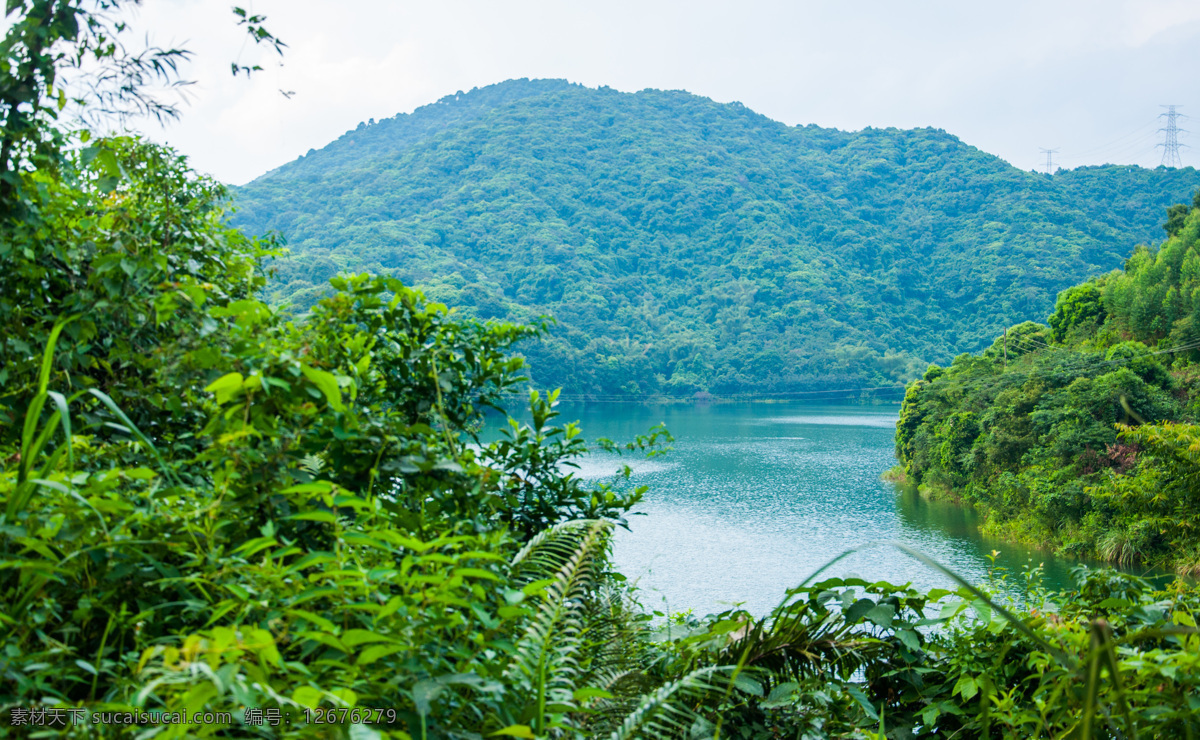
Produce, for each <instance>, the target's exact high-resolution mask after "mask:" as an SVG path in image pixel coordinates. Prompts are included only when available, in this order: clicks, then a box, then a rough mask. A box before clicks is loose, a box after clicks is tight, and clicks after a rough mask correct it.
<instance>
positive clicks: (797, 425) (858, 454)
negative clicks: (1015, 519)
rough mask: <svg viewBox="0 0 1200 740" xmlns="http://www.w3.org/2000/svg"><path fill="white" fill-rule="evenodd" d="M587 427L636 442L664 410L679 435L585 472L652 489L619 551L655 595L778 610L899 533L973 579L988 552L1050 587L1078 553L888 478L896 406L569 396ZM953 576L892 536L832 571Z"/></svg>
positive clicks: (604, 458) (981, 574) (913, 577)
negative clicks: (1003, 529)
mask: <svg viewBox="0 0 1200 740" xmlns="http://www.w3.org/2000/svg"><path fill="white" fill-rule="evenodd" d="M559 410H560V411H561V412H562V419H560V421H563V420H567V421H571V420H578V421H580V423H581V426H582V428H583V431H584V434H585V436H586V437H587V438H588V439H594V438H596V437H608V438H610V439H613V440H615V441H624V440H629V439H632V438H633V437H634V435H636V434H644V433H645V432H646V431H647V429H649V428H650V427H651V426H653V425H654V424H657V423H659V422H666V424H667V426H668V428H669V429H670V430H671V433H672V434H673V435H674V436H675V438H676V440H675V442H674V444H673V447H674V450H673V451H672V452H670V453H668V454H667V455H666V456H665V457H660V458H654V459H650V460H647V459H645V458H641V457H637V456H629V455H626V456H625V457H622V458H620V459H618V458H617V457H615V456H610V455H595V456H591V457H589V458H588V459H586V460H584V461H581V465H580V470H579V471H578V474H580V475H582V476H584V477H588V478H603V477H607V476H609V475H611V474H612V472H613V470H614V469H615V468H617V467H618V466H619V464H620V463H621V462H625V463H627V464H629V465H630V466H631V467H632V468H633V469H634V471H635V475H634V480H635V482H636V483H639V484H645V485H647V486H649V488H650V490H649V493H647V494H646V497H645V500H644V501H643V502H642V504H641V505H640V506H639V507H638V508H637V510H636V511H637V513H638V515H637V516H631V517H630V518H629V521H630V528H631V529H630V531H623V530H622V531H619V532H618V533H617V536H616V538H615V542H614V557H615V559H616V563H617V565H618V567H619V569H620V571H621V572H622V573H624V574H626V575H627V576H628V577H629V578H630V579H631V580H633V581H636V583H637V585H638V587H639V588H640V589H641V591H642V597H641V601H642V604H643V606H644V607H646V608H648V609H656V610H659V611H663V612H667V613H670V612H676V611H682V610H687V609H692V610H694V611H695V612H696V613H697V614H701V615H702V614H706V613H710V612H715V611H720V610H723V609H726V608H729V607H730V606H732V605H734V604H738V603H741V604H743V605H744V607H745V608H747V609H749V610H750V611H751V612H754V613H757V614H763V613H766V612H769V611H770V610H771V609H772V608H773V607H774V606H775V605H776V604H777V603H778V602H779V600H780V599H781V598H782V597H783V595H784V591H785V589H787V588H789V587H791V586H796V585H799V584H800V583H801V582H802V581H804V580H805V579H806V578H807V577H808V576H809V575H810V574H812V573H813V572H814V571H816V570H817V569H818V568H820V567H821V566H822V565H824V564H825V563H827V562H828V561H829V560H830V559H832V558H834V557H836V556H837V555H839V554H840V553H842V552H844V551H846V550H848V549H850V548H854V547H858V546H862V545H868V544H870V543H878V542H882V541H888V540H894V541H899V542H903V543H905V544H907V545H909V546H911V547H914V548H917V549H919V550H921V551H922V552H924V553H925V554H927V555H929V556H931V557H933V558H934V559H936V560H937V561H939V562H941V563H943V564H944V565H947V566H949V567H950V568H952V569H954V570H955V571H957V572H958V573H960V574H962V575H963V576H965V577H966V578H967V579H968V580H970V581H972V582H977V583H982V582H984V581H985V580H986V578H987V572H988V568H989V567H990V563H989V561H988V559H987V557H986V556H987V555H988V554H989V553H991V552H992V550H999V551H1000V553H1001V554H1000V556H999V557H998V558H997V564H998V565H1001V566H1004V567H1007V568H1009V569H1010V570H1012V571H1019V570H1020V569H1021V568H1022V567H1023V566H1025V565H1026V564H1027V563H1029V562H1033V563H1034V564H1036V563H1044V565H1045V570H1046V578H1045V580H1046V582H1047V585H1051V586H1055V587H1057V586H1061V585H1062V584H1064V583H1066V582H1067V578H1068V571H1069V569H1070V567H1071V566H1072V565H1074V563H1073V562H1072V561H1069V560H1066V559H1060V558H1056V557H1054V556H1053V555H1051V554H1049V553H1044V552H1037V551H1031V550H1029V549H1027V548H1023V547H1019V546H1015V545H1012V544H1011V543H1005V542H1000V541H992V540H985V539H984V538H983V537H981V536H980V535H979V533H978V527H977V522H976V521H975V518H974V517H973V515H972V513H971V512H970V511H968V510H965V509H963V508H961V507H957V506H953V505H947V504H941V505H939V504H933V503H929V502H926V501H922V500H921V499H920V498H919V497H917V496H915V495H911V494H905V493H901V492H898V491H897V489H896V487H895V486H893V485H891V484H889V483H885V482H883V481H882V480H880V475H881V474H882V473H883V472H884V471H885V470H887V469H888V468H890V467H892V466H893V465H894V464H895V459H894V456H893V437H894V433H895V423H896V417H897V414H898V412H899V407H898V406H883V407H869V406H850V407H845V406H809V405H798V404H797V405H792V404H717V405H711V406H705V405H695V406H692V405H688V406H682V405H680V406H657V407H655V406H638V405H618V404H594V405H570V404H563V405H562V406H560V407H559ZM834 575H838V576H848V575H856V576H860V577H862V578H866V579H868V580H871V581H875V580H887V581H890V582H892V583H896V584H904V583H912V584H913V585H915V586H917V587H921V588H928V587H934V586H951V585H952V583H951V582H950V581H949V579H947V578H946V577H945V576H943V575H941V574H940V573H938V572H936V571H933V570H931V569H930V568H929V567H928V566H926V565H924V564H922V563H920V562H918V561H916V560H914V559H912V558H910V557H909V556H907V555H905V554H903V553H901V552H900V551H898V550H896V549H894V548H888V547H881V546H876V547H873V548H871V549H868V550H866V551H862V552H858V553H855V554H853V555H850V556H849V557H847V558H845V559H844V560H842V561H840V562H839V563H837V564H836V565H834V566H833V567H832V568H831V569H829V570H828V571H826V572H825V574H823V576H822V577H827V576H834Z"/></svg>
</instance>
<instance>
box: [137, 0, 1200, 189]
mask: <svg viewBox="0 0 1200 740" xmlns="http://www.w3.org/2000/svg"><path fill="white" fill-rule="evenodd" d="M242 4H243V6H244V7H245V8H246V9H247V10H250V11H252V12H254V13H258V14H262V15H265V16H267V22H266V26H267V28H268V29H269V30H270V31H271V32H272V33H274V34H275V35H276V36H278V37H279V38H280V39H282V40H283V41H284V42H285V43H286V44H287V49H286V50H285V53H284V55H283V56H282V57H279V56H278V55H276V54H275V53H274V51H273V50H270V49H267V48H263V47H261V46H256V45H255V44H253V43H252V42H247V41H246V40H245V36H244V33H243V32H242V31H240V30H239V29H238V28H237V27H236V24H235V18H234V16H233V14H232V13H231V12H230V9H231V4H230V2H228V1H227V0H221V1H218V0H145V3H144V5H143V6H142V7H141V9H140V10H138V11H137V15H136V17H135V19H134V23H133V27H134V28H135V32H136V33H137V34H142V33H145V34H147V35H148V37H149V39H150V40H151V41H152V42H154V43H156V44H158V45H160V46H167V45H174V46H182V47H185V48H188V49H190V50H191V51H193V52H194V57H193V60H192V61H191V62H190V63H189V64H187V65H186V66H185V67H184V69H183V73H184V75H185V76H186V77H188V78H189V79H191V80H194V84H193V85H190V86H189V87H188V88H187V90H188V92H187V95H188V102H187V105H186V107H185V108H184V109H183V112H182V116H181V117H180V119H179V120H178V121H176V122H173V123H170V124H168V125H167V126H165V127H159V126H158V125H157V124H155V123H152V122H149V121H147V122H143V123H141V124H137V125H138V126H139V128H141V130H142V131H143V132H144V133H146V134H147V135H148V136H150V137H151V138H154V139H156V140H159V141H164V142H166V143H169V144H171V145H173V146H175V147H176V148H177V149H179V150H180V151H181V152H182V153H184V154H186V155H188V156H189V158H190V159H191V162H192V165H193V166H194V167H195V168H196V169H198V170H200V171H201V172H205V173H207V174H210V175H213V176H214V177H216V178H217V179H219V180H221V181H223V182H227V183H231V184H242V183H245V182H248V181H250V180H252V179H254V178H255V177H257V176H259V175H261V174H263V173H265V172H267V171H269V170H271V169H273V168H275V167H278V166H280V165H282V164H284V163H286V162H288V161H291V160H293V159H295V158H296V157H297V156H299V155H301V154H303V153H305V152H307V151H308V150H309V149H310V148H316V149H319V148H321V147H323V146H324V145H326V144H328V143H329V142H330V141H332V140H334V139H336V138H337V137H338V136H340V135H342V134H343V133H345V132H346V131H348V130H350V129H353V128H354V127H356V126H357V125H358V123H359V122H360V121H366V120H368V119H371V118H375V119H382V118H388V117H391V116H393V115H395V114H397V113H409V112H411V111H412V110H413V109H415V108H417V107H419V106H421V105H425V104H428V103H432V102H434V101H435V100H437V99H438V98H440V97H442V96H444V95H449V94H453V93H455V92H457V91H460V90H462V91H466V90H470V89H471V88H473V87H477V86H479V87H482V86H484V85H489V84H493V83H496V82H501V81H503V80H506V79H511V78H517V77H530V78H536V77H553V78H565V79H567V80H570V81H572V82H578V83H582V84H584V85H588V86H591V87H598V86H604V85H607V86H609V87H612V88H616V89H618V90H623V91H629V92H634V91H637V90H642V89H645V88H660V89H672V90H678V89H682V90H687V91H689V92H692V93H695V94H697V95H702V96H705V97H708V98H712V99H713V100H716V101H718V102H732V101H739V102H741V103H743V104H744V105H746V106H747V107H749V108H751V109H753V110H755V111H757V112H759V113H762V114H764V115H766V116H769V117H771V118H773V119H776V120H778V121H782V122H784V123H787V124H789V125H805V124H810V123H815V124H818V125H820V126H826V127H834V128H839V129H843V130H851V131H853V130H859V129H862V128H865V127H868V126H870V127H876V128H883V127H889V126H895V127H899V128H912V127H920V126H932V127H934V128H941V129H945V130H946V131H948V132H950V133H951V134H954V135H956V136H958V137H959V138H960V139H962V140H963V141H965V142H966V143H968V144H970V145H972V146H975V147H978V148H979V149H982V150H983V151H986V152H989V153H992V154H995V155H997V156H1000V157H1002V158H1004V159H1005V160H1007V161H1008V162H1010V163H1011V164H1013V165H1014V166H1017V167H1020V168H1022V169H1026V170H1029V169H1035V168H1036V169H1039V170H1044V169H1045V166H1046V156H1045V154H1043V153H1042V152H1041V149H1043V148H1045V149H1057V150H1058V151H1057V153H1055V154H1053V166H1054V167H1060V166H1061V167H1067V168H1072V167H1078V166H1083V165H1089V164H1103V163H1106V162H1112V163H1119V164H1139V165H1143V166H1149V167H1153V166H1156V165H1158V164H1160V162H1161V160H1162V152H1163V150H1162V148H1160V147H1156V144H1157V143H1159V142H1161V141H1162V140H1163V134H1162V133H1161V132H1160V131H1159V129H1161V128H1163V127H1165V126H1166V119H1165V118H1162V117H1160V115H1161V114H1163V113H1165V109H1163V108H1161V107H1160V106H1162V105H1169V104H1174V105H1177V106H1180V107H1179V109H1178V110H1179V112H1180V113H1182V114H1185V115H1186V114H1188V113H1192V114H1194V115H1195V116H1196V117H1197V121H1196V122H1195V123H1194V125H1189V124H1192V121H1190V120H1189V119H1180V120H1179V126H1180V127H1181V128H1183V129H1188V128H1193V127H1195V128H1197V130H1198V131H1200V96H1198V95H1197V90H1198V89H1200V88H1198V86H1197V85H1196V84H1195V80H1194V78H1195V75H1196V70H1197V69H1200V2H1195V0H1188V1H1186V2H1185V1H1179V0H1136V1H1127V0H1089V2H1056V1H1055V0H1039V1H1037V2H1032V1H1027V0H1005V2H992V3H974V2H964V1H963V0H955V1H954V2H942V1H927V2H926V1H922V0H907V1H905V0H890V1H888V2H881V1H874V0H859V1H858V2H845V1H844V0H842V1H839V2H751V1H750V0H740V1H739V2H736V3H734V2H708V1H706V0H691V1H690V2H659V1H656V0H638V1H633V2H628V1H626V0H605V1H604V2H587V3H585V2H566V1H563V0H560V1H559V2H542V1H534V0H528V1H526V0H505V1H501V0H489V1H487V2H484V1H482V0H481V1H471V2H468V1H465V0H436V1H431V0H426V1H425V2H403V1H400V0H390V1H389V0H340V1H337V2H335V1H334V0H242ZM138 38H142V37H141V36H140V35H139V36H138ZM231 62H237V63H238V64H241V65H253V64H258V65H260V66H262V67H263V71H261V72H258V73H256V74H255V76H254V77H253V78H251V79H249V80H247V79H246V77H245V76H239V77H236V78H235V77H234V76H233V75H231V74H230V63H231ZM281 91H282V92H281ZM283 92H287V93H289V95H284V94H283ZM1179 141H1180V142H1181V143H1183V144H1188V143H1193V142H1194V145H1195V147H1196V148H1184V149H1182V150H1181V152H1180V156H1181V159H1182V162H1183V164H1184V165H1193V166H1195V165H1200V152H1198V151H1197V149H1200V135H1197V136H1194V137H1193V136H1191V135H1189V134H1187V133H1181V134H1180V135H1179Z"/></svg>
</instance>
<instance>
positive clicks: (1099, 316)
mask: <svg viewBox="0 0 1200 740" xmlns="http://www.w3.org/2000/svg"><path fill="white" fill-rule="evenodd" d="M1100 296H1101V294H1100V289H1099V288H1098V287H1097V286H1096V285H1095V284H1094V283H1084V284H1083V285H1076V286H1074V287H1071V288H1067V289H1066V290H1064V291H1063V292H1061V293H1059V294H1058V300H1057V301H1056V302H1055V304H1054V313H1053V314H1051V316H1050V320H1049V324H1050V329H1051V330H1052V331H1053V332H1054V339H1055V341H1058V342H1062V341H1064V340H1065V339H1066V338H1067V334H1068V333H1069V332H1070V331H1071V330H1072V329H1075V327H1083V328H1090V329H1092V330H1093V331H1094V330H1095V327H1096V326H1098V325H1099V324H1100V323H1101V322H1103V321H1104V303H1103V301H1102V300H1101V297H1100Z"/></svg>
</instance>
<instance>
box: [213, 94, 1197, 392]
mask: <svg viewBox="0 0 1200 740" xmlns="http://www.w3.org/2000/svg"><path fill="white" fill-rule="evenodd" d="M1198 185H1200V174H1198V173H1197V172H1196V171H1195V170H1193V169H1192V168H1185V169H1179V170H1169V169H1165V168H1159V169H1156V170H1145V169H1141V168H1138V167H1128V166H1104V167H1091V168H1083V169H1079V170H1074V171H1069V172H1060V173H1058V174H1056V175H1054V176H1048V175H1042V174H1034V173H1029V172H1023V171H1020V170H1017V169H1015V168H1013V167H1011V166H1009V165H1008V164H1007V163H1005V162H1003V161H1002V160H1000V159H998V158H996V157H993V156H991V155H988V154H986V153H984V152H981V151H979V150H978V149H975V148H973V147H971V146H968V145H966V144H964V143H963V142H961V141H959V140H958V139H957V138H955V137H954V136H951V135H949V134H947V133H945V132H944V131H940V130H934V129H916V130H897V129H883V130H881V129H865V130H863V131H859V132H852V133H848V132H842V131H838V130H834V129H824V128H820V127H818V126H802V127H789V126H786V125H784V124H782V123H779V122H777V121H773V120H771V119H769V118H766V117H764V116H761V115H759V114H756V113H754V112H753V111H751V110H749V109H747V108H745V107H744V106H742V105H740V104H737V103H732V104H718V103H714V102H713V101H711V100H708V99H706V98H701V97H697V96H695V95H691V94H688V93H685V92H668V91H659V90H646V91H642V92H640V93H636V94H628V93H620V92H617V91H614V90H611V89H607V88H601V89H598V90H596V89H589V88H586V87H582V86H578V85H572V84H569V83H567V82H563V81H556V80H534V81H530V80H514V81H509V82H505V83H501V84H499V85H493V86H490V87H487V88H483V89H478V90H472V91H471V92H469V93H458V94H456V95H453V96H448V97H446V98H443V99H442V100H440V101H438V102H437V103H435V104H433V105H429V106H425V107H423V108H420V109H418V110H417V111H415V112H414V113H412V114H410V115H399V116H396V117H395V118H392V119H389V120H385V121H380V122H378V123H376V122H370V123H365V124H360V125H359V127H358V128H357V129H356V130H354V131H350V132H347V133H346V134H345V135H344V136H342V137H341V138H339V139H338V140H337V141H335V142H333V143H332V144H330V145H329V146H327V147H325V148H324V149H322V150H320V151H310V152H309V154H308V155H306V156H304V157H301V158H299V159H298V160H296V161H295V162H292V163H290V164H287V165H285V166H283V167H280V168H278V169H277V170H274V171H272V172H270V173H268V174H267V175H264V176H263V177H261V178H259V179H258V180H256V181H254V182H252V183H250V184H249V185H247V186H245V187H243V188H239V189H238V190H237V193H236V200H237V204H238V206H239V207H240V208H241V212H240V214H239V215H238V216H237V218H236V220H235V223H237V224H238V225H241V226H244V227H246V228H247V229H248V230H250V231H252V232H262V231H266V230H270V229H276V230H278V231H280V232H282V234H283V235H284V237H285V238H286V239H287V240H288V242H289V245H290V247H291V249H292V255H291V256H290V257H289V258H287V259H285V260H280V261H278V262H276V265H275V267H276V269H277V276H276V279H275V282H274V283H273V287H272V288H271V292H272V298H273V300H275V301H279V302H292V303H293V304H295V305H296V306H297V307H298V308H300V309H305V308H307V307H308V306H309V305H311V304H312V302H313V301H314V300H315V298H316V297H317V296H318V295H320V294H321V293H322V292H323V291H324V290H325V284H326V281H327V280H328V279H329V278H330V277H332V276H333V275H335V274H336V273H337V272H339V271H362V270H371V271H375V272H381V273H390V274H393V275H395V276H397V277H400V278H401V279H402V280H404V281H405V282H406V283H409V284H413V285H416V286H418V287H421V288H422V289H423V290H424V291H425V292H426V294H427V295H429V296H430V298H432V299H435V300H439V301H442V302H445V303H447V304H449V305H452V306H456V307H461V308H462V309H463V310H465V311H467V312H471V313H474V314H476V315H478V316H481V317H484V318H507V319H514V320H530V319H533V318H536V317H537V316H540V315H551V316H553V317H554V318H555V319H557V322H558V323H557V325H556V326H555V327H554V328H553V329H552V331H551V334H550V336H549V337H548V338H546V339H543V340H540V341H538V342H536V343H532V344H527V345H526V346H525V348H524V350H525V352H526V353H527V354H528V355H529V356H530V359H531V361H532V370H533V374H534V379H535V381H537V383H538V384H539V385H546V386H563V387H564V388H565V389H566V391H567V392H569V393H590V394H613V393H618V394H646V393H663V394H668V395H690V394H692V393H695V392H697V391H709V392H712V393H717V394H721V393H734V392H747V391H749V392H755V393H762V394H769V393H787V392H793V391H802V390H811V389H817V388H820V389H829V388H855V387H860V386H866V385H875V384H892V383H895V382H897V381H901V380H907V379H909V378H911V377H914V376H915V375H916V373H918V372H919V371H921V370H923V369H924V368H925V366H926V365H927V364H928V362H929V361H945V360H947V359H949V358H950V357H952V356H954V355H955V354H957V353H959V352H962V351H970V350H975V349H979V348H980V347H982V346H986V345H987V344H989V343H990V342H991V339H992V338H993V337H994V336H995V335H996V333H997V332H998V331H999V330H1000V329H1001V328H1002V327H1003V326H1005V325H1010V324H1012V323H1015V322H1017V321H1020V320H1024V319H1030V318H1034V319H1041V318H1044V317H1045V316H1046V315H1047V313H1049V311H1050V310H1051V308H1052V307H1053V302H1054V296H1055V295H1056V294H1057V293H1058V291H1060V290H1061V289H1063V288H1065V287H1066V286H1068V285H1070V284H1072V283H1075V282H1078V281H1079V280H1081V279H1083V278H1085V277H1087V276H1089V275H1093V274H1097V273H1103V272H1107V271H1109V270H1111V269H1114V268H1116V267H1119V266H1120V265H1121V260H1122V257H1123V255H1125V254H1128V251H1129V249H1130V248H1131V247H1132V246H1133V245H1134V244H1136V243H1139V242H1150V241H1155V240H1157V239H1158V238H1160V237H1161V234H1162V231H1161V227H1160V224H1161V223H1162V220H1163V214H1164V211H1165V209H1166V207H1167V206H1168V205H1170V204H1172V203H1175V202H1178V201H1180V200H1184V199H1187V198H1188V197H1190V193H1191V192H1192V191H1193V190H1194V189H1195V188H1196V187H1197V186H1198Z"/></svg>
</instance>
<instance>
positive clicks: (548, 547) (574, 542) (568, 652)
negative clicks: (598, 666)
mask: <svg viewBox="0 0 1200 740" xmlns="http://www.w3.org/2000/svg"><path fill="white" fill-rule="evenodd" d="M611 527H612V524H611V523H610V522H606V521H587V522H579V523H571V525H570V526H563V525H559V526H557V527H554V528H552V529H551V530H547V533H546V534H547V536H546V537H538V538H534V540H533V541H531V542H530V544H531V545H533V547H527V548H526V549H523V550H522V552H521V553H519V554H518V558H514V564H518V563H524V564H525V565H526V568H527V569H528V570H530V571H531V572H533V573H534V574H540V573H544V572H545V571H543V569H544V568H548V567H550V566H553V565H556V566H557V567H556V569H555V570H554V571H553V572H552V573H553V574H552V575H551V576H550V579H551V580H550V583H549V585H547V586H546V587H545V589H544V590H543V592H542V594H541V601H540V603H539V604H538V607H537V611H536V612H535V613H534V615H533V617H532V618H531V619H530V621H529V623H528V624H527V625H526V627H525V633H524V635H523V636H522V637H521V639H520V641H519V642H518V643H517V649H516V656H515V659H514V661H513V663H512V664H511V665H510V666H509V668H508V671H506V676H507V678H508V679H509V681H511V682H513V683H520V684H523V685H524V686H526V687H527V689H528V690H529V692H530V701H531V702H532V703H533V704H534V707H533V716H534V731H535V732H540V731H541V730H542V729H543V728H544V720H545V715H546V713H547V711H548V710H547V708H548V707H550V706H552V705H557V706H558V707H571V706H572V702H573V698H572V696H573V693H574V689H575V686H576V677H577V676H578V674H579V672H580V661H581V659H582V658H583V656H582V640H581V638H580V635H581V633H582V632H583V630H584V616H585V612H584V608H583V607H584V605H585V603H586V599H587V597H588V594H589V592H590V591H591V590H593V589H594V588H595V587H596V580H597V579H596V575H597V570H596V567H595V565H596V561H597V560H599V559H600V558H601V557H602V556H603V555H604V553H605V551H606V548H607V547H608V533H609V530H610V529H611Z"/></svg>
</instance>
